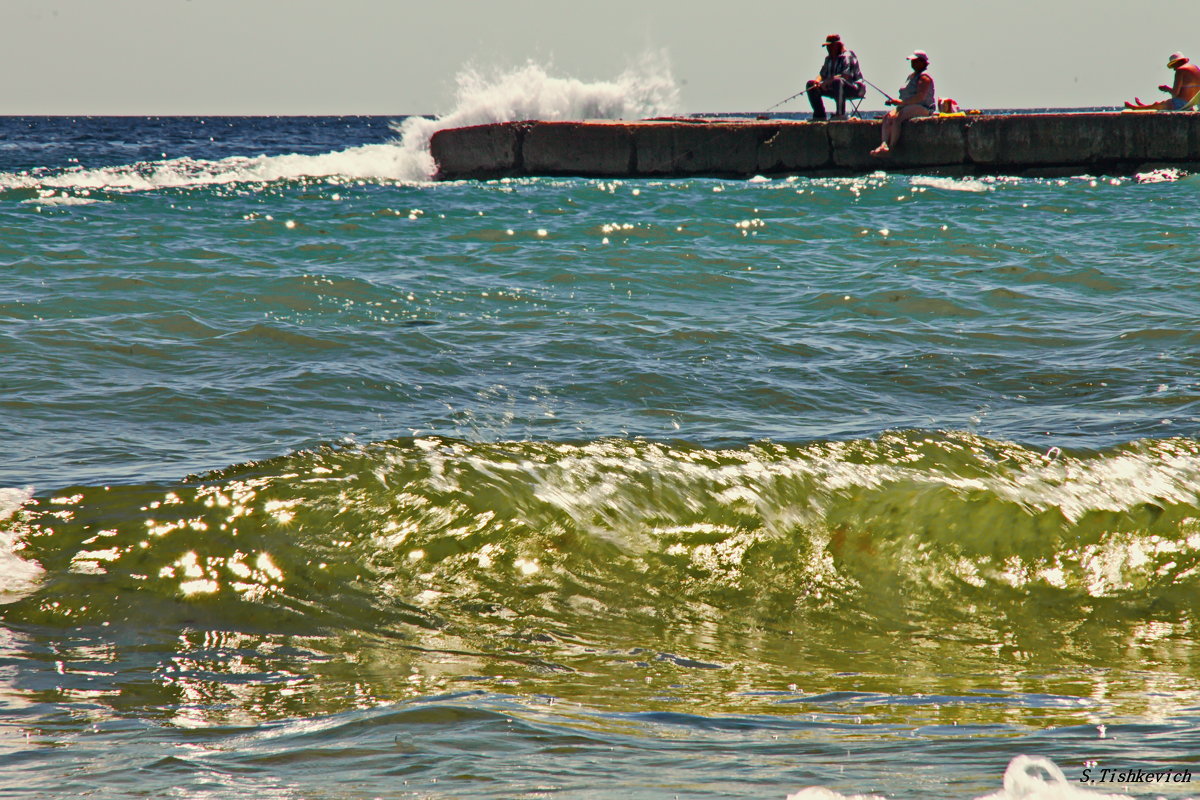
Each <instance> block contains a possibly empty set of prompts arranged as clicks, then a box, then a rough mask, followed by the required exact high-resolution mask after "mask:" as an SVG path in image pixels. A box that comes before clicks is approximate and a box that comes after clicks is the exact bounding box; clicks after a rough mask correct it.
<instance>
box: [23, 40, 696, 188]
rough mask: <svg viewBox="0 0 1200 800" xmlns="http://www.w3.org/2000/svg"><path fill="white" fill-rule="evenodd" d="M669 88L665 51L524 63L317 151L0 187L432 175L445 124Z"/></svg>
mask: <svg viewBox="0 0 1200 800" xmlns="http://www.w3.org/2000/svg"><path fill="white" fill-rule="evenodd" d="M678 101H679V96H678V89H677V87H676V84H675V81H674V78H673V77H672V75H671V70H670V67H669V64H668V62H667V59H666V57H665V55H662V54H657V55H650V56H646V57H644V58H643V60H642V61H641V63H640V64H638V65H637V66H634V67H630V68H629V69H627V70H626V71H625V72H623V73H621V74H620V75H619V76H618V77H617V78H615V79H613V80H609V81H593V82H587V81H581V80H578V79H574V78H565V77H558V76H555V75H552V74H550V73H549V72H548V71H547V70H546V69H545V68H544V67H542V66H540V65H537V64H534V63H528V64H526V65H524V66H522V67H519V68H516V69H512V70H509V71H506V72H500V73H497V74H485V73H483V72H481V71H479V70H476V69H467V70H464V71H463V72H462V73H461V74H459V76H458V89H457V93H456V95H455V99H454V107H453V109H452V110H451V111H450V112H448V113H446V114H443V115H440V116H438V117H435V118H432V119H429V118H424V117H408V118H407V119H404V120H402V121H398V122H396V123H394V124H393V130H394V131H395V132H396V134H397V136H398V138H397V139H395V140H393V141H391V142H387V143H381V144H367V145H362V146H359V147H350V148H346V149H344V150H339V151H336V152H330V153H322V154H315V155H310V154H300V153H294V154H287V155H272V156H258V157H242V156H237V157H230V158H224V159H219V160H215V161H214V160H203V159H193V158H173V159H163V160H158V161H142V162H137V163H134V164H126V165H118V166H111V167H101V168H84V167H74V168H70V169H65V170H53V169H36V170H31V171H28V172H20V173H9V174H3V175H0V190H9V191H12V190H34V191H35V192H36V194H35V195H34V196H33V197H31V198H28V199H27V201H26V202H32V203H42V204H51V205H69V204H75V203H77V202H78V201H80V200H82V201H83V202H87V203H90V202H95V201H96V199H97V198H95V197H93V196H91V193H93V192H114V193H125V192H147V191H155V190H161V189H186V188H194V187H204V186H224V185H231V184H267V183H272V182H275V181H285V180H305V179H318V180H322V179H329V180H366V181H401V182H421V181H426V180H428V179H429V178H430V177H431V176H432V175H433V172H434V164H433V159H432V157H431V156H430V154H429V139H430V137H431V136H432V135H433V134H434V133H435V132H436V131H439V130H442V129H444V128H454V127H462V126H467V125H481V124H485V123H489V122H510V121H516V120H522V119H556V120H568V119H620V118H626V119H627V118H641V117H645V116H653V115H661V114H667V113H672V112H674V111H675V110H676V106H677V104H678Z"/></svg>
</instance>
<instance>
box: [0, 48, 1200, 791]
mask: <svg viewBox="0 0 1200 800" xmlns="http://www.w3.org/2000/svg"><path fill="white" fill-rule="evenodd" d="M673 102H675V100H674V96H673V85H672V84H671V83H670V82H669V81H664V80H660V79H658V78H655V77H653V76H651V77H649V78H647V77H644V76H641V77H639V76H638V75H636V74H631V75H626V76H622V77H621V78H619V79H617V80H615V81H613V82H611V83H601V84H587V83H582V82H578V81H571V80H566V79H560V78H555V77H552V76H550V75H547V74H546V73H545V72H544V71H541V70H540V69H538V68H536V67H532V66H530V67H526V68H525V69H524V70H520V71H518V72H516V73H512V74H509V75H505V76H501V77H500V78H498V79H495V80H493V81H490V82H489V81H486V80H482V79H480V78H479V77H478V76H470V75H468V76H466V77H465V78H464V80H463V82H462V89H461V92H460V95H459V97H458V99H457V101H456V107H455V109H454V110H453V111H452V112H450V113H448V114H446V115H444V116H443V117H441V118H436V119H435V118H426V117H410V118H407V119H406V118H404V117H403V116H397V117H394V118H336V119H335V118H289V119H281V118H242V119H229V118H195V119H190V118H189V119H184V118H169V119H159V118H149V119H147V118H137V119H128V118H86V119H69V118H53V119H45V118H37V119H33V118H29V119H26V118H20V119H18V118H9V119H4V120H0V269H2V273H0V388H2V390H3V391H2V392H0V430H2V431H3V437H0V487H3V488H0V519H2V520H3V522H2V523H0V797H6V798H7V797H20V798H26V797H29V798H33V797H38V798H41V797H60V798H77V797H78V798H82V797H87V798H114V799H116V798H135V797H156V798H157V797H175V798H228V797H242V796H247V795H250V794H253V795H254V796H256V797H261V798H264V799H266V798H270V799H271V800H276V799H278V800H300V799H303V800H318V799H320V800H325V799H326V798H328V799H329V800H333V799H334V798H338V799H342V798H373V797H381V798H401V797H422V798H500V797H504V798H509V797H546V796H555V795H557V796H563V797H594V798H601V797H613V796H621V797H629V798H674V797H686V798H693V797H695V798H704V797H709V798H716V797H745V798H778V799H779V800H783V799H784V798H786V797H788V796H795V797H799V798H803V799H804V800H813V799H814V798H836V797H841V796H861V795H873V796H879V797H886V798H918V797H921V798H923V797H948V798H960V797H961V798H975V797H984V796H987V797H991V798H1006V799H1007V800H1015V799H1016V798H1026V797H1037V798H1065V797H1096V796H1099V795H1102V794H1124V795H1133V796H1166V797H1184V796H1193V795H1200V791H1197V790H1196V789H1194V788H1193V786H1192V784H1190V783H1186V782H1184V783H1180V782H1171V781H1172V776H1174V778H1175V779H1178V780H1182V777H1183V776H1189V777H1190V775H1191V772H1190V770H1192V769H1193V768H1196V767H1197V760H1198V759H1200V755H1198V754H1200V725H1198V722H1200V647H1198V645H1197V641H1196V629H1195V624H1196V623H1195V621H1194V617H1195V607H1196V603H1197V597H1198V596H1200V595H1198V589H1200V436H1198V431H1200V355H1198V353H1200V333H1197V329H1196V322H1197V319H1198V318H1200V293H1198V292H1197V289H1196V281H1197V273H1198V272H1200V237H1198V235H1197V228H1196V225H1197V221H1198V214H1197V203H1196V200H1197V196H1198V190H1200V182H1198V180H1200V179H1198V178H1197V177H1195V176H1191V175H1186V174H1180V173H1175V172H1169V171H1168V172H1158V173H1150V174H1144V175H1140V176H1122V177H1109V176H1098V175H1078V176H1071V177H1065V178H1061V179H1033V178H1020V179H1018V178H1006V177H996V178H969V179H950V178H943V177H934V176H900V175H888V174H885V173H882V172H880V173H876V174H872V175H869V176H864V177H856V178H780V177H776V178H762V177H760V178H755V179H752V180H714V179H704V178H688V179H662V180H595V179H564V178H535V179H521V180H501V181H489V182H455V183H434V182H431V181H430V180H429V174H430V170H431V169H432V163H431V161H430V160H429V156H428V150H427V143H428V137H429V134H430V133H431V132H432V131H433V130H435V129H436V128H438V127H445V126H448V125H455V124H468V123H473V122H484V121H487V120H491V119H515V118H524V117H543V118H572V117H594V116H615V117H626V118H637V117H641V116H647V115H653V114H658V113H669V112H671V111H672V110H674V109H673V108H672V103H673ZM1103 770H1109V772H1108V773H1105V772H1103ZM1135 770H1141V771H1142V772H1143V773H1145V774H1150V773H1154V774H1158V775H1163V776H1165V777H1164V778H1161V779H1159V778H1155V779H1154V780H1153V781H1151V782H1146V781H1137V780H1131V779H1130V775H1131V774H1133V771H1135ZM1105 775H1111V776H1112V779H1111V780H1106V779H1103V776H1105ZM1088 778H1090V779H1091V780H1090V781H1089V780H1088ZM1195 780H1200V776H1197V777H1196V779H1195Z"/></svg>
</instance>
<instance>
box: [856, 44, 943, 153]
mask: <svg viewBox="0 0 1200 800" xmlns="http://www.w3.org/2000/svg"><path fill="white" fill-rule="evenodd" d="M908 64H909V66H911V67H912V74H911V75H909V76H908V82H907V83H905V84H904V86H902V87H900V99H899V100H896V99H895V98H892V97H889V98H888V99H887V104H888V105H889V106H895V107H896V108H895V110H894V111H889V112H888V113H887V115H886V116H885V117H884V118H883V126H882V131H881V132H882V134H883V142H882V143H881V144H880V145H879V147H876V148H875V149H874V150H872V151H871V155H873V156H875V157H877V158H878V157H881V156H886V155H890V154H891V152H892V148H894V147H895V146H896V143H897V142H899V141H900V125H901V123H903V122H904V121H905V120H909V119H913V118H914V117H929V116H932V115H934V114H936V113H937V89H936V88H934V85H933V78H932V77H930V75H929V73H927V72H926V71H925V70H927V69H929V56H928V55H927V54H926V53H925V51H924V50H914V51H913V54H912V55H911V56H909V57H908Z"/></svg>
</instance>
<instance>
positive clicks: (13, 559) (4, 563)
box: [0, 489, 42, 603]
mask: <svg viewBox="0 0 1200 800" xmlns="http://www.w3.org/2000/svg"><path fill="white" fill-rule="evenodd" d="M31 496H32V495H31V493H30V492H29V491H28V490H25V489H0V603H11V602H13V601H14V600H17V599H19V598H21V597H24V596H25V595H27V594H29V593H30V592H32V591H33V590H34V589H36V588H37V583H38V578H39V577H41V574H42V568H41V567H40V566H38V565H37V564H35V563H34V562H32V561H26V560H25V559H23V558H21V557H20V555H18V553H19V552H20V550H21V541H20V536H19V535H18V534H17V533H16V532H14V531H9V530H7V529H6V528H4V527H3V526H4V522H5V520H7V519H8V518H9V517H11V516H12V515H13V514H14V513H15V512H16V511H17V509H19V508H20V507H21V506H22V505H23V504H24V503H25V502H26V501H28V500H29V498H30V497H31Z"/></svg>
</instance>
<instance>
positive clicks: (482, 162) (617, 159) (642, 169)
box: [430, 112, 1200, 180]
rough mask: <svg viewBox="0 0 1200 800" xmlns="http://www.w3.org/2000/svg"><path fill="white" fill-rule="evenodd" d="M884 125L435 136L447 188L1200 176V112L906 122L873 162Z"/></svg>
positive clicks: (503, 128)
mask: <svg viewBox="0 0 1200 800" xmlns="http://www.w3.org/2000/svg"><path fill="white" fill-rule="evenodd" d="M879 127H880V123H879V121H878V120H847V121H839V122H795V121H790V120H744V119H736V120H694V119H665V120H645V121H640V122H626V121H608V120H600V121H592V122H540V121H527V122H506V123H495V124H491V125H477V126H473V127H469V128H452V129H448V130H443V131H438V132H437V133H435V134H434V135H433V138H432V140H431V141H430V150H431V152H432V155H433V158H434V160H435V161H436V162H437V166H438V172H437V177H438V178H439V179H441V180H457V179H463V178H479V179H487V178H503V177H512V176H523V175H525V176H531V175H564V176H580V177H672V176H713V177H750V176H753V175H854V174H861V173H866V172H873V171H875V170H880V169H882V170H887V171H895V172H921V173H934V174H944V175H989V174H990V175H1067V174H1080V173H1083V172H1087V173H1092V174H1115V175H1121V174H1132V173H1134V172H1140V171H1145V170H1148V169H1154V168H1158V167H1166V166H1174V167H1182V168H1185V169H1191V170H1200V113H1188V112H1174V113H1132V114H1130V113H1115V112H1114V113H1089V114H1029V115H1011V116H989V115H974V116H947V117H930V118H924V119H917V120H912V121H911V122H907V123H905V126H904V131H903V135H902V137H901V140H900V145H899V146H898V147H897V148H896V150H895V151H894V153H893V155H892V156H891V157H889V158H884V159H879V158H873V157H872V156H871V155H870V151H871V149H872V148H874V147H875V146H876V145H878V144H879V138H880V130H879Z"/></svg>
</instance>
